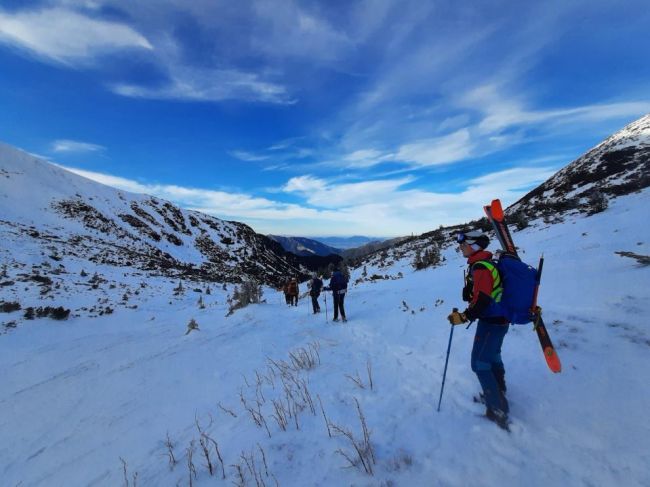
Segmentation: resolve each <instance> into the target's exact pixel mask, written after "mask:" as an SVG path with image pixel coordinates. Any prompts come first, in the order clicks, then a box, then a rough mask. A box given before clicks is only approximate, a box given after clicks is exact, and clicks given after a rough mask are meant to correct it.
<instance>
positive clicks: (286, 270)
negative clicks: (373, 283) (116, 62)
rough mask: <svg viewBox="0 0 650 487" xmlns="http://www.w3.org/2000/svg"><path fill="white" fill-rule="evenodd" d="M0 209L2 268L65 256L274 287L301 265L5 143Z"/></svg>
mask: <svg viewBox="0 0 650 487" xmlns="http://www.w3.org/2000/svg"><path fill="white" fill-rule="evenodd" d="M0 206H1V207H2V211H1V212H0V239H1V240H2V241H3V243H4V245H3V247H4V248H5V255H0V259H5V260H6V261H8V260H7V259H10V258H11V257H12V256H14V257H15V256H16V255H8V254H9V253H11V254H14V253H15V252H17V253H19V254H21V255H23V256H24V257H25V259H24V260H22V261H19V262H22V263H23V264H25V265H27V264H30V263H31V261H32V260H34V258H35V257H34V256H36V257H40V255H41V254H45V255H46V257H47V256H49V257H50V263H51V264H56V262H59V261H60V259H61V258H63V257H65V256H66V255H69V256H75V257H77V258H80V259H82V260H86V261H87V262H88V264H87V266H92V265H96V264H109V265H115V266H121V267H124V268H126V269H127V270H133V269H137V270H140V271H146V272H148V273H153V274H164V275H167V276H176V277H187V278H190V279H202V280H212V281H217V282H238V281H241V280H242V279H245V278H254V279H256V280H258V281H261V282H264V283H267V284H272V283H279V282H280V281H281V279H283V278H284V277H285V276H286V275H298V274H300V273H301V264H302V263H301V262H300V259H297V258H296V257H295V256H292V255H290V254H287V253H286V252H285V251H284V250H283V249H282V247H281V246H280V245H279V244H278V243H277V242H274V241H272V240H270V239H269V238H267V237H265V236H263V235H260V234H257V233H255V232H254V231H253V230H252V229H251V228H250V227H248V226H247V225H244V224H242V223H238V222H227V221H223V220H220V219H218V218H214V217H211V216H208V215H205V214H202V213H199V212H196V211H189V210H185V209H182V208H179V207H178V206H176V205H174V204H172V203H170V202H168V201H164V200H161V199H159V198H155V197H151V196H147V195H140V194H133V193H128V192H125V191H120V190H117V189H114V188H111V187H108V186H104V185H102V184H99V183H96V182H94V181H90V180H88V179H86V178H83V177H81V176H78V175H76V174H73V173H71V172H69V171H66V170H64V169H62V168H60V167H57V166H55V165H53V164H49V163H48V162H46V161H44V160H42V159H39V158H37V157H34V156H32V155H30V154H28V153H25V152H23V151H20V150H18V149H15V148H12V147H10V146H7V145H4V144H0ZM24 254H29V255H31V256H32V257H29V255H24ZM46 260H47V259H46ZM0 263H2V260H0Z"/></svg>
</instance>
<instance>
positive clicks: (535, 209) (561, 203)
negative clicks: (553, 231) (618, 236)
mask: <svg viewBox="0 0 650 487" xmlns="http://www.w3.org/2000/svg"><path fill="white" fill-rule="evenodd" d="M648 186H650V114H648V115H645V116H643V117H641V118H640V119H638V120H636V121H634V122H632V123H630V124H629V125H627V126H626V127H624V128H623V129H622V130H620V131H618V132H616V133H615V134H614V135H612V136H611V137H608V138H607V139H605V140H604V141H603V142H601V143H600V144H598V145H597V146H596V147H594V148H593V149H591V150H590V151H589V152H587V153H586V154H585V155H583V156H581V157H579V158H578V159H576V160H575V161H573V162H572V163H571V164H569V165H567V166H566V167H565V168H563V169H562V170H561V171H559V172H558V173H556V174H555V175H553V176H552V177H551V178H549V179H548V180H547V181H546V182H544V183H543V184H541V185H540V186H538V187H537V188H535V189H534V190H533V191H531V192H530V193H528V194H527V195H525V196H524V197H523V198H522V199H521V200H519V201H518V202H516V203H515V204H514V205H512V206H511V207H510V208H509V209H508V213H509V214H513V213H516V212H521V213H523V214H524V215H526V216H527V217H528V218H534V217H537V216H551V217H554V216H557V215H560V214H562V213H565V212H567V211H572V210H573V211H576V210H577V211H583V212H590V211H593V198H594V194H595V193H601V194H602V195H604V196H605V197H609V198H613V197H617V196H620V195H625V194H629V193H632V192H634V191H639V190H641V189H643V188H647V187H648Z"/></svg>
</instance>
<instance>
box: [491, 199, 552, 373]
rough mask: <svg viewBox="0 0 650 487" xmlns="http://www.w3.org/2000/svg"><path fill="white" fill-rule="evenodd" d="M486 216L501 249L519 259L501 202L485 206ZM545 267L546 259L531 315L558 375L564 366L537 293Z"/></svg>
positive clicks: (539, 278) (538, 281)
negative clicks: (538, 301) (543, 317)
mask: <svg viewBox="0 0 650 487" xmlns="http://www.w3.org/2000/svg"><path fill="white" fill-rule="evenodd" d="M483 209H484V210H485V215H486V216H487V218H488V220H489V221H490V223H491V224H492V227H493V228H494V231H495V233H496V235H497V239H498V240H499V243H500V244H501V248H502V249H503V250H504V251H505V252H508V253H509V254H512V255H514V256H515V257H519V254H518V253H517V248H516V247H515V244H514V242H513V240H512V235H510V230H509V229H508V225H507V224H506V221H505V215H504V214H503V207H502V206H501V201H499V200H498V199H497V200H492V203H491V204H490V205H487V206H484V207H483ZM543 266H544V257H542V258H541V259H540V261H539V266H538V267H537V284H536V286H535V294H534V296H533V304H532V306H531V314H532V316H533V323H534V325H535V331H536V332H537V338H538V339H539V344H540V345H541V347H542V351H543V353H544V358H545V359H546V364H547V365H548V368H549V369H551V371H553V372H555V373H558V372H561V371H562V364H561V363H560V357H558V355H557V352H556V351H555V347H554V346H553V343H552V342H551V338H550V337H549V336H548V331H547V330H546V326H545V325H544V320H543V319H542V308H540V307H539V306H537V291H538V288H539V283H540V280H541V277H542V268H543Z"/></svg>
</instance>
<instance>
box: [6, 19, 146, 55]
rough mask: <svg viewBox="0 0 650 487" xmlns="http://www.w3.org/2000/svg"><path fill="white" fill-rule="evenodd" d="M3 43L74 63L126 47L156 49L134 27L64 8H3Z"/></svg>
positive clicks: (35, 53)
mask: <svg viewBox="0 0 650 487" xmlns="http://www.w3.org/2000/svg"><path fill="white" fill-rule="evenodd" d="M0 42H4V43H6V44H11V45H13V46H15V47H18V48H20V49H24V50H27V51H29V52H30V53H32V54H34V55H36V56H39V57H42V58H45V59H48V60H51V61H55V62H59V63H63V64H71V65H73V64H78V63H88V62H92V61H93V60H94V59H95V58H96V57H97V56H99V55H102V54H106V53H110V52H115V51H119V50H123V49H134V48H135V49H145V50H151V49H153V46H152V45H151V44H150V43H149V41H148V40H147V39H146V38H145V37H144V36H143V35H142V34H140V33H139V32H137V31H136V30H134V29H133V28H132V27H129V26H127V25H124V24H120V23H117V22H111V21H106V20H99V19H93V18H90V17H88V16H86V15H83V14H80V13H77V12H75V11H72V10H68V9H64V8H48V9H41V10H28V11H18V12H15V13H9V12H3V11H0Z"/></svg>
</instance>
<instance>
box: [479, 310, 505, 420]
mask: <svg viewBox="0 0 650 487" xmlns="http://www.w3.org/2000/svg"><path fill="white" fill-rule="evenodd" d="M509 326H510V325H495V324H491V323H487V322H485V321H483V320H479V321H478V325H477V326H476V335H475V336H474V347H473V348H472V370H473V371H474V373H475V374H476V376H477V377H478V380H479V382H480V383H481V388H482V389H483V396H484V397H485V405H486V406H487V407H488V408H489V409H492V410H500V411H503V412H504V413H506V414H507V413H508V412H509V409H510V408H509V407H508V401H507V400H506V397H505V395H504V394H503V393H504V392H505V368H504V366H503V361H502V360H501V345H502V344H503V339H504V338H505V336H506V333H508V328H509Z"/></svg>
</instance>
